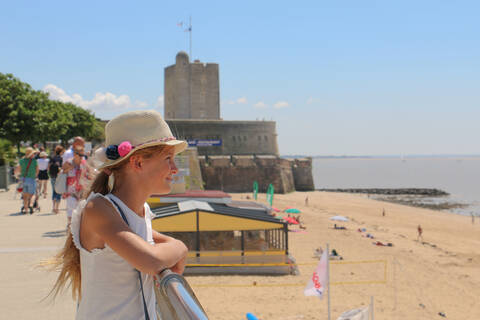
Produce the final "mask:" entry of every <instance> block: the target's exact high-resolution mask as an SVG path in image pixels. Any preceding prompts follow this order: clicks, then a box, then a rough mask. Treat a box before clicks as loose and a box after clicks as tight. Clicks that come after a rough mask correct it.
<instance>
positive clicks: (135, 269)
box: [52, 111, 187, 320]
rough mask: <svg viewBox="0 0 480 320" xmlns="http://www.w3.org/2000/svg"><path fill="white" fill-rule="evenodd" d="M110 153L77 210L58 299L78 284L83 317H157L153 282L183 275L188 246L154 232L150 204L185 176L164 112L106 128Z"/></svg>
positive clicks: (131, 116) (126, 117)
mask: <svg viewBox="0 0 480 320" xmlns="http://www.w3.org/2000/svg"><path fill="white" fill-rule="evenodd" d="M105 136H106V146H107V147H106V148H101V149H98V150H96V152H95V157H96V158H97V160H99V161H100V162H101V165H100V166H99V168H98V170H100V172H99V173H98V175H97V177H96V179H95V181H94V182H93V184H92V186H91V189H90V194H89V196H88V198H87V199H86V200H83V201H81V202H80V203H79V205H78V207H77V208H76V210H74V213H73V216H72V223H71V233H69V235H68V238H67V240H66V243H65V246H64V248H63V250H62V251H61V252H60V253H59V254H58V255H57V256H56V260H55V261H54V263H55V265H56V266H57V267H59V269H60V270H61V271H60V275H59V277H58V279H57V281H56V283H55V286H54V288H53V289H52V293H54V294H55V295H56V294H57V293H58V292H59V291H60V290H61V289H62V288H63V287H64V286H66V284H67V282H69V283H71V285H72V291H73V295H74V297H78V298H79V299H78V300H79V304H78V309H77V317H76V318H77V319H89V320H97V319H106V320H108V319H149V320H154V319H156V311H155V295H154V290H153V276H154V275H156V274H158V273H159V272H160V271H162V270H163V269H165V268H170V269H171V270H172V271H174V272H177V273H183V270H184V267H185V260H186V255H187V248H186V246H185V245H184V244H183V243H182V242H181V241H178V240H175V239H173V238H171V237H167V236H164V235H162V234H160V233H158V232H156V231H155V230H152V224H151V218H152V215H153V214H152V212H151V211H150V208H149V206H148V204H147V203H146V200H147V199H148V197H149V196H150V195H152V194H167V193H169V192H170V189H171V182H172V175H173V174H175V173H176V172H177V167H176V166H175V163H174V157H175V155H176V154H177V153H179V152H181V151H183V150H184V149H185V148H186V146H187V144H186V142H185V141H179V140H176V139H175V138H174V137H173V136H172V133H171V131H170V129H169V127H168V125H167V124H166V122H165V121H164V120H163V119H162V118H161V116H160V114H159V113H158V112H155V111H135V112H128V113H125V114H123V115H120V116H118V117H116V118H114V119H113V120H111V121H110V122H109V123H108V124H107V126H106V127H105Z"/></svg>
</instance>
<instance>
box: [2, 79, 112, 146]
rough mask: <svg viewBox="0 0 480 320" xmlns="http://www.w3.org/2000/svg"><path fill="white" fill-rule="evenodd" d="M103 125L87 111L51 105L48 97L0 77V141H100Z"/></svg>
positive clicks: (67, 105) (51, 101)
mask: <svg viewBox="0 0 480 320" xmlns="http://www.w3.org/2000/svg"><path fill="white" fill-rule="evenodd" d="M103 128H104V127H103V124H102V123H101V122H100V121H99V120H97V119H96V118H95V116H94V115H93V113H92V112H91V111H89V110H85V109H83V108H80V107H78V106H76V105H74V104H72V103H64V102H61V101H54V100H50V99H49V98H48V94H47V93H45V92H42V91H38V90H33V89H32V87H31V86H30V85H29V84H27V83H24V82H22V81H20V80H19V79H18V78H15V77H14V76H13V75H12V74H2V73H0V138H5V139H7V140H9V141H11V142H12V143H14V144H16V145H19V143H20V142H21V141H32V142H44V141H48V140H50V141H51V140H59V139H61V140H62V141H67V140H68V139H70V138H72V137H75V136H83V137H85V138H86V139H89V140H90V139H96V140H101V139H102V138H103Z"/></svg>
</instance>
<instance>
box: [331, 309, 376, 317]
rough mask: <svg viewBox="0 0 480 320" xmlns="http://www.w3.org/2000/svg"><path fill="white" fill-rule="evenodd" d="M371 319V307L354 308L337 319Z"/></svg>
mask: <svg viewBox="0 0 480 320" xmlns="http://www.w3.org/2000/svg"><path fill="white" fill-rule="evenodd" d="M369 319H370V307H366V308H363V309H353V310H350V311H346V312H344V313H342V314H341V315H340V317H338V318H337V320H369Z"/></svg>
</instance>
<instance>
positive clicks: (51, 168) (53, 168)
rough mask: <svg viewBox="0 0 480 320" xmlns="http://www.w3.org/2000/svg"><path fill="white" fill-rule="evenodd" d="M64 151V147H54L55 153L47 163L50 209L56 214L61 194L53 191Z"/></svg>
mask: <svg viewBox="0 0 480 320" xmlns="http://www.w3.org/2000/svg"><path fill="white" fill-rule="evenodd" d="M64 152H65V149H64V148H63V147H62V146H61V145H58V146H56V147H55V153H54V155H53V157H52V158H51V159H50V163H49V165H48V174H49V176H50V182H51V183H52V211H53V213H55V214H58V212H59V209H58V207H59V206H60V200H61V199H62V195H61V194H59V193H57V192H55V181H56V180H57V176H58V173H59V172H60V168H61V167H62V164H63V163H62V154H63V153H64Z"/></svg>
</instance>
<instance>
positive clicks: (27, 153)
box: [25, 147, 35, 158]
mask: <svg viewBox="0 0 480 320" xmlns="http://www.w3.org/2000/svg"><path fill="white" fill-rule="evenodd" d="M34 154H35V150H33V148H32V147H28V148H26V149H25V158H31V157H32V156H33V155H34Z"/></svg>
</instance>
